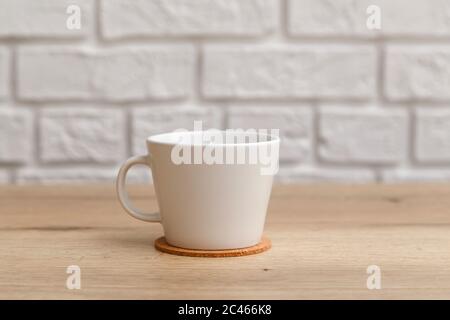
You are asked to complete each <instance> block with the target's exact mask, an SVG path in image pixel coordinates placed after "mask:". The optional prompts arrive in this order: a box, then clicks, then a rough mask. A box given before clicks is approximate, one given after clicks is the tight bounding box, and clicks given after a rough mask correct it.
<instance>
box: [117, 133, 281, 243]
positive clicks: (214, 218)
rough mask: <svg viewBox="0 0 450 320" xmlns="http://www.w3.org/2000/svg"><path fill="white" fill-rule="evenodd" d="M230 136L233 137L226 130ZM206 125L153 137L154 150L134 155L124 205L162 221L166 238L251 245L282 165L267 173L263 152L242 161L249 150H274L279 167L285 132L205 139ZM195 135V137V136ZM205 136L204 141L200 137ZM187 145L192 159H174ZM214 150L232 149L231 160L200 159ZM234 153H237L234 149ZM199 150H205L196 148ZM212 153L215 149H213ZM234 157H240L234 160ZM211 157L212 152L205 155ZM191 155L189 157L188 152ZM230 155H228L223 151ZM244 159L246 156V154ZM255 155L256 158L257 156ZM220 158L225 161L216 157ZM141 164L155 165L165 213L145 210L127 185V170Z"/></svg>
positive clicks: (120, 191)
mask: <svg viewBox="0 0 450 320" xmlns="http://www.w3.org/2000/svg"><path fill="white" fill-rule="evenodd" d="M221 134H222V136H223V137H224V140H225V139H226V137H228V135H227V133H226V132H225V131H221ZM199 135H201V137H200V138H202V137H204V136H205V135H204V131H190V132H172V133H166V134H159V135H155V136H151V137H149V138H147V148H148V154H147V155H145V156H137V157H132V158H130V159H128V160H127V161H126V162H125V163H124V164H123V165H122V167H121V168H120V171H119V174H118V177H117V184H116V186H117V195H118V198H119V200H120V203H121V204H122V206H123V208H124V209H125V210H126V211H127V212H128V213H129V214H130V215H131V216H133V217H135V218H137V219H140V220H144V221H150V222H160V223H161V224H162V226H163V229H164V235H165V238H166V241H167V242H168V243H169V244H171V245H173V246H177V247H181V248H190V249H205V250H223V249H234V248H245V247H250V246H253V245H255V244H257V243H258V242H260V240H261V236H262V232H263V228H264V223H265V217H266V211H267V206H268V202H269V197H270V193H271V189H272V182H273V175H274V174H275V173H276V171H272V172H271V171H270V170H269V172H267V170H266V172H265V173H264V169H267V168H268V166H269V164H268V163H267V158H266V159H264V161H263V159H262V158H263V157H262V156H261V157H260V158H259V159H258V161H256V162H255V161H253V162H251V161H248V157H247V158H246V159H247V160H246V161H244V163H242V161H241V162H240V163H236V162H238V160H237V158H238V157H239V156H238V154H239V152H241V153H240V155H242V152H246V155H248V154H250V153H251V152H256V153H257V154H260V155H262V154H263V153H264V152H266V155H267V150H270V151H269V152H270V157H271V161H275V162H276V163H273V162H272V163H271V164H270V166H272V167H273V165H274V164H275V165H276V169H278V152H279V142H280V140H279V138H278V137H276V136H269V135H261V134H258V133H255V138H256V140H253V139H250V140H248V139H247V138H248V137H249V136H248V134H246V133H242V135H246V137H245V138H244V139H247V140H248V141H252V142H248V141H247V140H244V142H242V141H243V140H240V139H238V141H239V142H236V141H232V142H228V141H227V142H223V143H211V142H209V143H205V142H204V141H205V140H204V139H203V140H199V139H198V138H199ZM237 137H238V138H241V136H239V134H237ZM193 141H194V142H193ZM199 141H200V142H199ZM177 147H178V148H179V147H183V148H185V149H184V151H185V152H183V153H181V152H179V149H178V152H179V153H178V155H180V154H183V156H186V155H187V153H190V159H191V160H192V162H195V161H197V164H186V163H181V164H180V163H179V162H180V161H179V159H178V160H175V161H174V154H175V155H176V154H177V153H176V152H175V153H174V151H177V150H176V148H177ZM212 150H214V153H213V154H214V156H218V155H219V154H220V153H221V152H222V153H226V155H227V156H229V157H230V158H226V160H225V163H212V164H211V163H210V162H211V160H209V163H206V162H207V161H206V160H205V161H203V162H201V163H198V159H197V160H195V156H196V155H200V152H206V151H209V152H211V151H212ZM232 151H233V152H234V153H233V152H232ZM195 152H199V153H197V154H194V153H195ZM209 154H211V153H209ZM232 156H233V158H234V159H235V162H234V163H232V164H230V163H231V162H232V161H228V160H230V159H232ZM205 158H206V155H205ZM186 159H187V158H186ZM216 159H217V158H216ZM223 159H225V156H224V157H223ZM241 160H242V159H241ZM253 160H254V159H253ZM216 162H219V161H216ZM135 164H144V165H147V166H149V167H150V168H151V171H152V175H153V182H154V187H155V192H156V197H157V201H158V205H159V210H160V212H159V213H143V212H141V211H139V210H138V209H136V208H134V207H133V206H132V205H131V203H130V200H129V198H128V194H127V192H126V190H125V181H126V174H127V172H128V170H129V169H130V168H131V167H132V166H133V165H135Z"/></svg>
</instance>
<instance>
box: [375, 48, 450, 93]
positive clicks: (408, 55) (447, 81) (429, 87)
mask: <svg viewBox="0 0 450 320" xmlns="http://www.w3.org/2000/svg"><path fill="white" fill-rule="evenodd" d="M449 88H450V48H448V47H447V48H446V47H421V48H418V47H413V48H412V47H410V46H393V47H390V48H388V50H387V53H386V66H385V80H384V92H385V95H386V97H387V98H388V99H390V100H393V101H402V100H404V101H405V100H436V101H442V100H449V99H450V90H449Z"/></svg>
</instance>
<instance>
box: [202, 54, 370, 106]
mask: <svg viewBox="0 0 450 320" xmlns="http://www.w3.org/2000/svg"><path fill="white" fill-rule="evenodd" d="M375 65H376V56H375V52H374V51H373V49H372V48H369V47H365V46H364V47H363V46H355V47H310V46H278V47H274V48H267V46H240V47H230V46H211V47H207V48H206V49H205V52H204V61H203V71H202V72H203V77H202V79H203V83H202V89H203V94H204V96H205V97H207V98H241V99H249V98H250V99H251V98H282V99H283V98H338V97H339V98H343V97H347V98H358V99H362V98H368V97H370V96H373V95H374V94H375V75H376V72H375Z"/></svg>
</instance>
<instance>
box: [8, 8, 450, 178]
mask: <svg viewBox="0 0 450 320" xmlns="http://www.w3.org/2000/svg"><path fill="white" fill-rule="evenodd" d="M68 5H77V6H79V7H80V9H81V29H79V30H77V29H75V30H69V29H68V28H67V27H66V20H67V18H68V17H69V15H70V14H68V13H67V12H66V10H67V7H68ZM369 5H377V6H379V7H380V9H381V22H382V23H381V25H382V28H381V30H369V29H368V28H367V27H366V20H367V17H368V15H367V13H366V9H367V7H368V6H369ZM449 39H450V1H448V0H395V1H392V0H196V1H190V0H134V1H129V0H70V1H69V0H67V1H66V0H39V1H36V0H0V183H1V184H5V183H62V182H71V183H83V182H111V181H112V180H114V178H115V175H116V173H117V168H118V166H119V164H120V163H121V162H122V161H123V160H124V159H126V158H127V157H129V156H131V155H135V154H141V153H145V152H146V151H145V138H146V137H147V136H148V135H151V134H156V133H160V132H167V131H171V130H174V129H177V128H186V129H191V128H192V127H193V122H194V121H195V120H203V121H204V127H205V128H206V127H215V128H263V129H280V135H281V138H282V145H281V153H280V157H281V169H280V172H279V175H278V177H277V179H278V181H281V182H324V181H331V182H350V183H366V182H388V183H397V182H409V181H450V43H449V42H448V40H449ZM130 179H131V180H132V181H136V182H147V181H149V180H151V177H150V175H149V172H148V170H147V169H145V168H138V169H133V170H132V171H131V176H130Z"/></svg>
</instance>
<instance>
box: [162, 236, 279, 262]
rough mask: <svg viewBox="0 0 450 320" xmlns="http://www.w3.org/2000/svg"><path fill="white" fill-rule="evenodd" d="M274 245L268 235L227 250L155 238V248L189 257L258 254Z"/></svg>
mask: <svg viewBox="0 0 450 320" xmlns="http://www.w3.org/2000/svg"><path fill="white" fill-rule="evenodd" d="M271 247H272V243H271V242H270V240H269V239H268V238H266V237H263V238H262V239H261V242H260V243H258V244H256V245H254V246H251V247H247V248H239V249H227V250H198V249H185V248H179V247H174V246H172V245H170V244H168V243H167V241H166V238H165V237H161V238H158V239H156V240H155V248H156V249H158V250H159V251H162V252H165V253H170V254H175V255H178V256H189V257H206V258H225V257H241V256H248V255H251V254H257V253H261V252H264V251H266V250H269V249H270V248H271Z"/></svg>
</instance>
